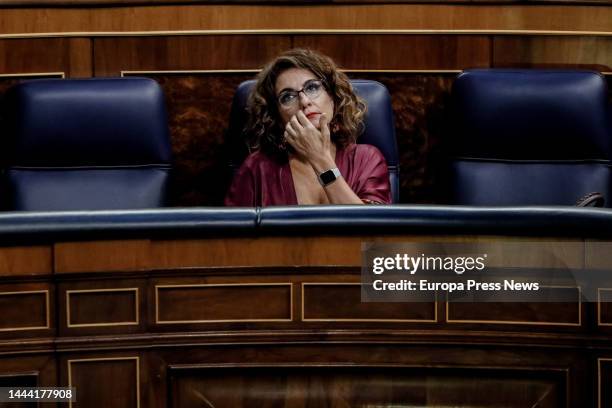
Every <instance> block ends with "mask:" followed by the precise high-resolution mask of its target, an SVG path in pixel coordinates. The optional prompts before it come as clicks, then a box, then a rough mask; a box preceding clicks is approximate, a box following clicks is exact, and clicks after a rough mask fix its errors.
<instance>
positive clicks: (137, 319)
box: [66, 288, 140, 328]
mask: <svg viewBox="0 0 612 408" xmlns="http://www.w3.org/2000/svg"><path fill="white" fill-rule="evenodd" d="M96 292H97V293H100V292H134V294H135V296H134V310H135V316H134V320H132V321H127V322H110V323H71V321H70V295H71V294H73V293H96ZM138 305H139V296H138V288H112V289H75V290H66V326H67V327H70V328H73V327H108V326H132V325H138V324H139V323H140V322H139V316H140V314H139V306H138Z"/></svg>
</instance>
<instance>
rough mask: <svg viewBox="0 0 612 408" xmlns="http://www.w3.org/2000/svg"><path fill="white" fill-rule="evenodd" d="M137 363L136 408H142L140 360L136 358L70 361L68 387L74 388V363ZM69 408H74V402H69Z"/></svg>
mask: <svg viewBox="0 0 612 408" xmlns="http://www.w3.org/2000/svg"><path fill="white" fill-rule="evenodd" d="M124 360H135V361H136V408H140V358H139V357H138V356H136V357H106V358H81V359H73V360H68V387H72V364H74V363H89V362H98V361H124ZM77 398H78V396H77ZM69 407H70V408H72V401H70V402H69Z"/></svg>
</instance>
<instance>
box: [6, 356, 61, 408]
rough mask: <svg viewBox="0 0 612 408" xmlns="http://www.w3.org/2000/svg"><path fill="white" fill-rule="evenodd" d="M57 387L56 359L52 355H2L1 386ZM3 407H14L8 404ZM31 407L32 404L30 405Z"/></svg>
mask: <svg viewBox="0 0 612 408" xmlns="http://www.w3.org/2000/svg"><path fill="white" fill-rule="evenodd" d="M10 386H13V387H14V386H21V387H36V386H38V387H57V386H59V385H58V381H57V370H56V360H55V358H54V356H52V355H41V354H39V355H35V356H10V355H9V356H7V355H4V356H2V357H0V387H10ZM0 406H1V407H5V406H6V407H7V408H8V407H10V408H13V407H14V406H15V405H13V404H7V405H2V404H1V403H0ZM28 406H29V407H31V406H32V404H29V405H28Z"/></svg>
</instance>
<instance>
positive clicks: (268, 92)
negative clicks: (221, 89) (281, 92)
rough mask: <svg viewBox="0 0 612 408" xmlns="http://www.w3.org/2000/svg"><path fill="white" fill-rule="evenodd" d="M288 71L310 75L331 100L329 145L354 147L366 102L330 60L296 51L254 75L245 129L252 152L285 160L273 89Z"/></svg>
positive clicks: (311, 53) (319, 55) (324, 56)
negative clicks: (318, 81)
mask: <svg viewBox="0 0 612 408" xmlns="http://www.w3.org/2000/svg"><path fill="white" fill-rule="evenodd" d="M290 68H302V69H307V70H309V71H310V72H312V73H313V74H314V75H315V76H316V77H317V78H320V79H321V80H322V82H323V84H324V86H325V89H326V91H327V93H328V94H329V95H330V96H331V97H332V99H333V101H334V114H333V118H332V119H331V121H330V124H329V128H330V131H331V139H332V142H334V143H335V144H336V145H337V146H339V147H346V146H347V145H348V144H351V143H355V141H356V140H357V137H358V136H359V135H360V134H361V133H362V132H363V118H364V115H365V112H366V104H365V101H364V100H363V99H361V98H360V97H358V96H357V95H356V94H355V92H354V91H353V87H352V85H351V83H350V82H349V79H348V77H347V76H346V74H344V73H343V72H340V71H339V70H338V67H337V66H336V64H335V63H334V62H333V61H332V59H331V58H329V57H328V56H326V55H323V54H320V53H318V52H316V51H313V50H309V49H302V48H295V49H292V50H289V51H286V52H284V53H283V54H281V55H279V56H278V57H277V58H275V59H274V60H273V61H272V62H270V63H269V64H268V65H266V66H265V67H264V69H263V70H262V71H261V72H260V73H259V74H258V75H257V83H256V84H255V88H254V89H253V91H252V92H251V95H250V96H249V101H248V106H247V111H248V114H249V120H248V122H247V125H246V129H245V132H246V135H247V136H248V138H249V139H250V146H251V148H252V149H254V150H261V151H263V152H264V153H266V154H268V155H270V156H273V157H278V158H286V157H287V149H288V147H287V145H286V143H285V141H284V137H283V133H284V126H283V123H282V120H281V117H280V114H279V112H278V102H277V96H276V90H275V86H276V80H277V78H278V76H279V75H280V74H281V73H282V72H284V71H286V70H287V69H290Z"/></svg>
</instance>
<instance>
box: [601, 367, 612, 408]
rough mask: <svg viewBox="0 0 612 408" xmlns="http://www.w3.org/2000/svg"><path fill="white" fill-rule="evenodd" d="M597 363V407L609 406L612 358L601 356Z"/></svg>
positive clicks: (611, 392) (611, 394) (611, 397)
mask: <svg viewBox="0 0 612 408" xmlns="http://www.w3.org/2000/svg"><path fill="white" fill-rule="evenodd" d="M597 363H598V373H597V380H598V384H597V389H598V391H599V392H598V394H599V395H598V401H597V402H598V403H597V408H604V407H609V406H610V405H612V358H602V359H599V360H598V361H597Z"/></svg>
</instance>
